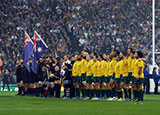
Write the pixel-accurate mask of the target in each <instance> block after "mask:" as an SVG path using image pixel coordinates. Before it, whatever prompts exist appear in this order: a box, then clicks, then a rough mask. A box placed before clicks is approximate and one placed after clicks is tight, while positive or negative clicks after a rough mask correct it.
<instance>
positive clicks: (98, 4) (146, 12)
mask: <svg viewBox="0 0 160 115" xmlns="http://www.w3.org/2000/svg"><path fill="white" fill-rule="evenodd" d="M159 4H160V3H159V2H156V33H157V38H159V28H160V21H159V19H160V14H159V12H158V11H159V10H160V7H159V6H160V5H159ZM0 7H1V8H0V15H1V17H0V20H1V21H0V26H1V28H0V34H1V39H0V46H1V47H0V57H1V58H2V60H3V66H2V70H3V69H8V70H9V72H10V79H11V80H10V81H11V83H15V80H14V78H15V64H16V62H15V60H17V59H21V58H22V57H23V47H24V45H23V43H24V32H23V29H25V30H26V31H27V32H28V33H29V35H30V37H32V36H33V31H34V29H36V30H37V31H38V32H39V33H40V35H41V37H42V38H43V39H44V41H45V42H46V44H47V45H48V47H49V49H50V51H51V52H52V54H53V55H55V56H58V57H60V58H61V57H63V56H64V55H66V54H67V55H72V54H78V53H79V52H80V51H81V50H82V49H87V50H88V51H90V52H93V51H96V52H101V53H105V52H106V53H109V52H111V51H112V49H117V50H118V49H123V50H125V49H127V48H128V47H133V48H134V49H136V50H143V51H144V53H145V55H146V56H147V57H146V58H147V59H148V58H149V57H150V56H148V54H151V53H149V52H151V47H152V46H151V37H152V2H151V1H147V0H146V2H144V1H143V0H123V1H122V0H100V1H97V0H88V1H87V0H47V1H46V0H0ZM159 44H160V41H159V40H158V39H157V40H156V50H157V51H160V45H159ZM46 54H49V52H46ZM148 60H149V59H148ZM148 60H147V61H148ZM159 60H160V55H157V62H158V63H160V62H159Z"/></svg>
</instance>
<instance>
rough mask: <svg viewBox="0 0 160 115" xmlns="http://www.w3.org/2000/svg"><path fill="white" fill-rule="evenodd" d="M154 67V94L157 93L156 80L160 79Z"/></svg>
mask: <svg viewBox="0 0 160 115" xmlns="http://www.w3.org/2000/svg"><path fill="white" fill-rule="evenodd" d="M156 69H157V68H156V67H154V68H153V79H154V83H155V88H154V94H158V81H159V79H160V76H159V75H157V73H156Z"/></svg>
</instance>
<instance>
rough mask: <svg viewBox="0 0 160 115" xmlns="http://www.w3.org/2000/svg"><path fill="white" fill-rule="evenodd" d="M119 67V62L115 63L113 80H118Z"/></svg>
mask: <svg viewBox="0 0 160 115" xmlns="http://www.w3.org/2000/svg"><path fill="white" fill-rule="evenodd" d="M120 66H121V61H119V62H117V64H116V66H115V68H114V71H115V78H120V74H121V72H120Z"/></svg>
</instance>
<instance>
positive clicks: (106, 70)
mask: <svg viewBox="0 0 160 115" xmlns="http://www.w3.org/2000/svg"><path fill="white" fill-rule="evenodd" d="M105 63H106V67H105V77H108V75H109V62H106V61H105Z"/></svg>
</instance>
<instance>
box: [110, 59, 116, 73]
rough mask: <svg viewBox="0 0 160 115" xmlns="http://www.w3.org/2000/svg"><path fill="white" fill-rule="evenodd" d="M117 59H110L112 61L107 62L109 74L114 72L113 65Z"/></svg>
mask: <svg viewBox="0 0 160 115" xmlns="http://www.w3.org/2000/svg"><path fill="white" fill-rule="evenodd" d="M116 63H117V61H116V60H115V58H113V59H112V61H111V62H110V63H109V76H112V75H113V73H114V67H115V65H116Z"/></svg>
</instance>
